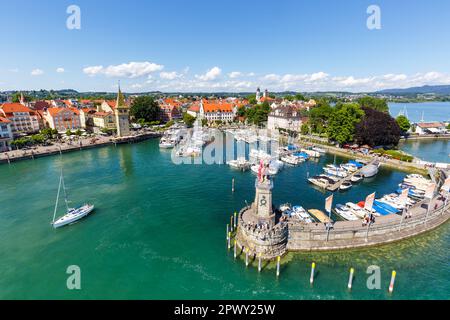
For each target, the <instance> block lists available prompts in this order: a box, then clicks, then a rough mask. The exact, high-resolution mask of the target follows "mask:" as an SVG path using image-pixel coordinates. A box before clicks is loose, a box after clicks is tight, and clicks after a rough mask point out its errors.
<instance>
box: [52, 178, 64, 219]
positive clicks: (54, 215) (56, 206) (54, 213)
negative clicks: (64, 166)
mask: <svg viewBox="0 0 450 320" xmlns="http://www.w3.org/2000/svg"><path fill="white" fill-rule="evenodd" d="M61 182H62V175H61V176H59V185H58V194H57V195H56V203H55V211H54V212H53V223H55V218H56V210H57V209H58V202H59V193H60V191H61Z"/></svg>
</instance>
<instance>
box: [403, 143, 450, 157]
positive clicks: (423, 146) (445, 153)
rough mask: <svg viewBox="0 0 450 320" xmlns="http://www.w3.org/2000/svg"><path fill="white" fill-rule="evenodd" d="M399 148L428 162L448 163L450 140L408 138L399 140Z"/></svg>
mask: <svg viewBox="0 0 450 320" xmlns="http://www.w3.org/2000/svg"><path fill="white" fill-rule="evenodd" d="M399 148H400V149H401V150H403V151H405V152H407V153H409V154H411V155H413V156H415V157H417V158H419V159H422V160H425V161H429V162H440V163H450V140H448V139H447V140H438V139H436V140H434V139H432V140H416V141H413V140H410V141H405V142H400V144H399Z"/></svg>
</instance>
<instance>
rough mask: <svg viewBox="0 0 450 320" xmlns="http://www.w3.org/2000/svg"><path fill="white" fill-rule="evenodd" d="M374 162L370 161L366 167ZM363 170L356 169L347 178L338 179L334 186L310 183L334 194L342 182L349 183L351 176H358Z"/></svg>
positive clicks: (316, 182)
mask: <svg viewBox="0 0 450 320" xmlns="http://www.w3.org/2000/svg"><path fill="white" fill-rule="evenodd" d="M376 162H377V161H376V160H372V161H371V162H370V163H368V164H367V165H374V164H375V163H376ZM367 165H366V166H367ZM363 168H364V167H363ZM363 168H360V169H358V170H357V171H355V172H352V173H351V174H349V175H348V176H347V177H345V178H340V179H339V181H337V182H336V183H334V184H332V183H329V182H321V181H314V182H312V181H311V183H312V184H314V185H315V186H318V187H319V188H322V189H324V190H328V191H331V192H335V191H337V190H339V188H340V187H341V185H342V184H343V183H344V182H346V181H351V178H352V177H353V176H355V175H356V174H358V173H361V170H362V169H363Z"/></svg>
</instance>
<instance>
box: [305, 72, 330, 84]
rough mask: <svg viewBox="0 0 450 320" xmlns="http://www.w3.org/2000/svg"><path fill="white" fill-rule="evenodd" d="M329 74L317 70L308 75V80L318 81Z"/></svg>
mask: <svg viewBox="0 0 450 320" xmlns="http://www.w3.org/2000/svg"><path fill="white" fill-rule="evenodd" d="M328 76H329V74H328V73H325V72H322V71H321V72H317V73H313V74H312V75H311V76H310V77H309V81H311V82H314V81H320V80H324V79H326V78H328Z"/></svg>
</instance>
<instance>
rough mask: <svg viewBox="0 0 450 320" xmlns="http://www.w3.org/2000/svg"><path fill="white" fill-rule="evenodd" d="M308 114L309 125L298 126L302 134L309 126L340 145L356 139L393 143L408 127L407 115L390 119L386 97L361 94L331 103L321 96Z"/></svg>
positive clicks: (376, 143) (377, 142) (369, 142)
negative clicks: (346, 100) (355, 97)
mask: <svg viewBox="0 0 450 320" xmlns="http://www.w3.org/2000/svg"><path fill="white" fill-rule="evenodd" d="M309 117H310V120H309V124H308V126H307V127H305V126H304V127H302V128H301V129H302V130H301V131H302V133H303V134H305V132H306V131H309V129H310V130H311V131H312V132H314V133H317V134H319V135H323V136H327V137H328V138H329V139H330V140H331V141H334V142H337V143H339V144H341V145H342V144H345V143H353V142H357V143H358V144H367V145H369V146H395V145H397V144H398V142H399V140H400V136H401V135H402V134H404V133H406V132H407V131H408V130H409V129H410V128H411V124H410V123H409V121H408V119H407V118H406V117H404V116H399V117H398V118H397V119H393V118H392V117H391V116H390V115H389V107H388V105H387V103H386V101H385V100H383V99H377V98H373V97H364V98H361V99H359V100H358V101H357V102H354V103H342V102H338V103H337V104H336V105H335V106H334V107H332V106H331V105H330V104H329V103H328V101H326V100H323V99H322V100H319V101H318V104H317V106H316V107H315V108H313V109H311V111H310V112H309Z"/></svg>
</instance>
